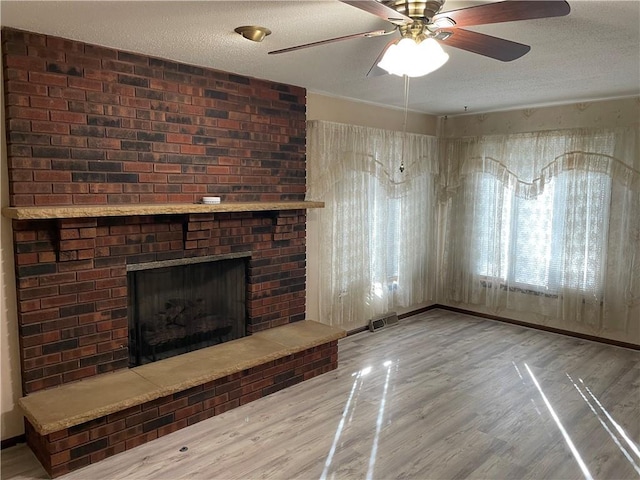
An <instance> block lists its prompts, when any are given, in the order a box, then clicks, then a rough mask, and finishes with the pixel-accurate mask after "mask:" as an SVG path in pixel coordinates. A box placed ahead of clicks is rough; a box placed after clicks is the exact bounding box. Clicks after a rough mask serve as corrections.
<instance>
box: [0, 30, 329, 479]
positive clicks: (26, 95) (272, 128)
mask: <svg viewBox="0 0 640 480" xmlns="http://www.w3.org/2000/svg"><path fill="white" fill-rule="evenodd" d="M2 51H3V65H4V81H5V85H4V87H5V104H6V115H5V117H6V127H7V154H8V164H9V188H10V204H11V207H10V208H9V209H8V210H5V211H4V213H5V215H8V216H11V217H12V218H14V220H13V231H14V249H15V263H16V287H17V295H18V325H19V338H20V357H21V367H22V385H23V393H24V394H25V395H28V394H33V393H35V392H39V391H43V390H46V389H50V388H53V387H59V386H62V385H64V384H67V383H70V382H76V381H83V380H85V379H89V378H92V377H96V376H98V375H102V374H107V373H108V372H121V371H126V368H127V363H128V358H127V356H128V355H127V344H128V326H127V292H128V290H127V265H132V264H139V263H145V262H157V261H164V260H172V259H180V258H192V257H204V256H210V255H225V254H230V253H243V254H246V255H247V291H246V305H247V317H248V318H247V333H249V334H251V333H256V332H262V331H265V330H268V329H270V328H273V327H277V326H281V325H286V324H290V323H293V322H297V321H300V320H303V319H304V312H305V268H306V257H305V222H306V210H305V209H306V208H307V205H305V204H304V203H302V201H303V199H304V192H305V172H306V168H305V138H306V136H305V91H304V89H302V88H298V87H294V86H290V85H283V84H278V83H273V82H268V81H263V80H257V79H252V78H246V77H242V76H239V75H233V74H229V73H225V72H219V71H215V70H210V69H204V68H201V67H195V66H190V65H184V64H178V63H175V62H172V61H168V60H163V59H158V58H151V57H146V56H142V55H138V54H133V53H128V52H121V51H117V50H112V49H107V48H103V47H98V46H94V45H88V44H84V43H80V42H75V41H70V40H65V39H60V38H56V37H50V36H45V35H39V34H32V33H28V32H21V31H16V30H10V29H4V30H3V31H2ZM206 195H215V196H221V197H222V204H221V206H220V208H221V210H218V211H215V210H213V209H209V208H207V207H209V206H204V205H195V203H196V202H197V201H198V200H199V199H200V198H201V197H202V196H206ZM243 202H244V203H243ZM246 202H251V203H246ZM290 202H296V203H294V205H296V206H295V207H291V206H290V205H291V203H290ZM240 204H242V205H245V206H244V207H242V208H237V209H226V210H230V211H225V208H224V207H225V206H229V205H240ZM247 205H256V208H254V209H252V208H249V207H247ZM265 205H267V206H265ZM316 206H318V205H316ZM52 208H53V209H54V210H55V209H56V208H58V209H62V210H64V211H65V213H59V214H51V213H50V212H51V209H52ZM211 208H213V206H212V207H211ZM65 209H66V210H65ZM78 209H80V210H82V212H83V213H82V214H78V215H76V214H77V213H78V212H79V210H78ZM34 212H35V213H34ZM43 212H44V213H43ZM92 212H94V213H95V214H93V213H92ZM76 216H77V218H70V217H76ZM329 347H330V346H329V345H326V346H320V347H318V348H319V350H318V352H322V353H317V352H316V351H315V350H313V349H312V351H311V352H306V353H303V354H302V355H303V357H304V356H308V355H312V356H313V357H314V358H315V357H317V356H318V355H324V356H325V357H326V358H327V359H328V360H327V361H328V362H329V363H330V364H331V365H334V363H332V362H331V360H330V359H331V355H333V353H332V352H333V350H334V349H333V347H331V348H329ZM213 348H215V347H213ZM313 348H316V347H313ZM274 361H275V360H274ZM282 361H283V362H285V363H286V362H289V361H294V363H295V361H297V359H291V360H287V359H284V360H282ZM313 361H317V359H315V360H313ZM269 365H270V366H262V367H252V368H263V369H268V368H271V367H275V366H276V364H273V365H271V364H269ZM294 370H295V369H294ZM321 370H322V369H321ZM317 371H318V372H320V370H317ZM253 373H256V372H254V371H253V370H247V371H242V372H238V373H235V374H233V375H231V376H229V378H226V379H224V380H221V379H218V380H216V382H217V383H215V382H214V383H215V385H214V384H212V385H209V386H207V385H199V386H197V387H194V388H195V389H189V390H186V391H184V392H172V393H171V394H170V396H165V397H162V399H161V398H160V397H158V398H156V399H154V400H153V401H150V402H148V403H142V404H138V405H136V406H134V407H131V409H126V410H124V411H122V412H119V413H110V414H109V415H110V416H109V417H108V418H107V417H105V418H103V419H94V420H92V421H91V422H93V423H91V422H90V423H89V424H82V425H83V426H82V428H81V427H80V426H73V427H69V428H65V429H64V432H63V431H62V430H61V431H59V432H48V433H47V434H46V435H45V436H46V437H47V438H46V441H47V442H48V443H46V445H45V444H43V443H42V442H43V441H45V436H42V435H40V434H38V435H34V429H33V428H32V426H31V425H29V424H27V434H28V438H29V439H30V443H31V445H32V447H33V448H34V450H36V451H37V452H38V455H39V457H40V458H41V460H42V461H43V463H45V464H47V465H48V467H49V468H48V470H49V473H51V474H55V475H58V474H61V473H64V472H65V471H69V470H71V469H73V468H77V467H79V466H82V465H86V464H88V463H91V462H94V461H97V460H99V459H100V458H104V457H105V456H108V455H112V454H114V453H117V452H118V451H122V450H124V449H127V448H131V447H133V446H135V445H138V444H140V443H143V442H145V441H148V440H150V439H152V438H155V437H156V436H159V435H162V434H164V433H168V432H169V431H172V430H173V429H176V428H180V427H182V426H186V425H187V424H190V423H192V422H193V421H197V420H199V419H202V418H205V417H207V416H210V415H212V414H214V413H217V412H220V411H224V409H226V408H230V407H231V406H232V404H230V403H229V402H230V401H232V399H230V398H228V397H224V394H225V392H223V391H222V390H224V389H225V388H228V389H229V391H230V390H234V389H235V387H234V388H232V387H231V386H228V387H224V386H221V385H223V384H224V385H227V384H233V385H235V384H234V383H233V382H240V383H241V384H242V382H243V380H242V379H243V378H245V377H246V376H251V375H253ZM294 373H295V372H294ZM109 375H114V373H110V374H109ZM234 375H235V376H234ZM294 376H296V375H294ZM252 378H253V377H252ZM296 378H297V377H296ZM220 382H222V383H220ZM265 388H266V387H265ZM260 391H261V392H263V393H264V394H266V393H268V390H260ZM221 395H222V396H221ZM243 395H244V394H243ZM254 396H255V397H256V398H257V395H255V394H254ZM205 398H206V399H209V400H206V401H207V402H208V403H207V407H206V408H205V406H204V403H202V402H205ZM238 398H240V397H238ZM252 398H253V397H252ZM185 399H186V400H185ZM184 402H186V403H187V405H183V406H181V405H182V403H184ZM211 402H213V403H211ZM196 403H198V404H199V405H201V407H194V408H192V409H191V410H189V411H188V412H187V411H186V410H184V411H182V410H181V411H182V413H181V414H180V415H184V416H183V417H180V418H178V416H176V414H175V411H177V410H178V409H181V408H187V407H190V406H192V405H195V404H196ZM239 403H241V402H240V400H238V399H233V406H237V404H239ZM169 404H170V405H173V406H176V410H174V411H173V412H174V413H172V417H171V418H172V420H171V421H170V420H169V417H167V416H166V415H163V414H162V413H163V412H168V410H167V409H168V408H169V407H166V406H163V405H169ZM225 405H227V406H226V407H225ZM198 408H200V410H198ZM150 412H154V414H153V415H152V414H151V413H150ZM205 412H207V413H205ZM116 425H117V426H118V428H119V430H118V432H119V433H118V434H117V435H116V434H115V433H114V432H115V431H116V430H115V428H116ZM123 426H124V427H126V428H120V427H123ZM41 433H42V432H41ZM114 435H116V436H114ZM105 438H106V439H107V440H105ZM105 442H106V443H105ZM43 445H44V446H43ZM43 452H44V453H43ZM64 452H66V453H64ZM43 455H44V456H43ZM54 466H55V468H53V467H54Z"/></svg>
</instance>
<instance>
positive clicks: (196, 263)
mask: <svg viewBox="0 0 640 480" xmlns="http://www.w3.org/2000/svg"><path fill="white" fill-rule="evenodd" d="M180 262H186V263H185V264H175V263H177V262H175V261H170V262H160V265H158V264H155V263H154V264H145V265H134V266H131V270H132V271H129V272H127V282H128V292H129V366H130V367H135V366H138V365H144V364H146V363H151V362H155V361H157V360H162V359H165V358H169V357H173V356H175V355H180V354H183V353H187V352H190V351H193V350H197V349H200V348H205V347H209V346H211V345H215V344H218V343H223V342H228V341H230V340H234V339H236V338H241V337H244V336H245V335H246V321H247V320H246V319H247V313H246V301H245V296H246V257H245V258H228V259H218V260H214V261H208V260H203V259H201V258H200V259H189V260H186V261H180ZM167 264H170V265H167Z"/></svg>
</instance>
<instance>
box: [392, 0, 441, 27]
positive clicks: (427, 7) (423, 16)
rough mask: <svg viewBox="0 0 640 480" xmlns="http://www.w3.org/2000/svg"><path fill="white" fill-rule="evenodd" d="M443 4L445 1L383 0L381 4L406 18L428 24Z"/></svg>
mask: <svg viewBox="0 0 640 480" xmlns="http://www.w3.org/2000/svg"><path fill="white" fill-rule="evenodd" d="M444 2H445V0H427V1H424V0H383V1H382V2H381V3H383V4H384V5H386V6H387V7H390V8H393V9H394V10H395V11H396V12H398V13H401V14H403V15H405V16H407V17H411V18H414V19H420V20H426V21H427V23H429V22H430V21H431V18H432V17H433V16H434V15H435V14H436V13H438V12H439V11H440V10H441V9H442V6H443V5H444Z"/></svg>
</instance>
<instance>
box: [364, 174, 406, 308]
mask: <svg viewBox="0 0 640 480" xmlns="http://www.w3.org/2000/svg"><path fill="white" fill-rule="evenodd" d="M368 201H369V206H370V210H369V219H368V220H369V222H368V224H369V225H370V226H371V236H370V237H369V249H370V250H369V251H370V252H372V255H371V258H370V269H371V272H372V273H373V275H374V281H373V284H372V288H373V291H374V294H375V295H376V296H377V297H379V298H380V297H382V296H383V295H382V289H383V288H386V289H387V290H389V291H394V290H396V289H397V288H398V280H399V269H400V265H399V262H400V236H401V235H402V232H401V230H400V226H401V224H402V218H401V215H402V210H401V208H400V204H401V200H400V199H398V198H390V197H389V196H388V195H387V194H386V192H384V190H383V187H382V186H381V185H380V182H379V181H378V180H377V179H376V178H375V177H370V178H369V195H368Z"/></svg>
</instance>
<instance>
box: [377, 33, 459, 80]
mask: <svg viewBox="0 0 640 480" xmlns="http://www.w3.org/2000/svg"><path fill="white" fill-rule="evenodd" d="M447 60H449V55H447V53H446V52H445V51H444V50H442V47H441V46H440V45H439V44H438V42H436V41H435V40H434V39H433V38H427V39H425V40H423V41H421V42H420V43H417V42H416V41H415V40H413V38H409V37H405V38H402V39H401V40H400V41H399V42H398V43H396V44H394V45H391V46H390V47H389V48H388V49H387V51H386V52H385V54H384V56H383V57H382V60H380V62H379V63H378V66H379V67H380V68H382V69H384V70H386V71H387V72H389V73H391V74H392V75H398V76H403V75H406V76H408V77H422V76H424V75H427V74H429V73H431V72H433V71H435V70H437V69H439V68H440V67H442V66H443V65H444V64H445V63H446V62H447Z"/></svg>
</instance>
